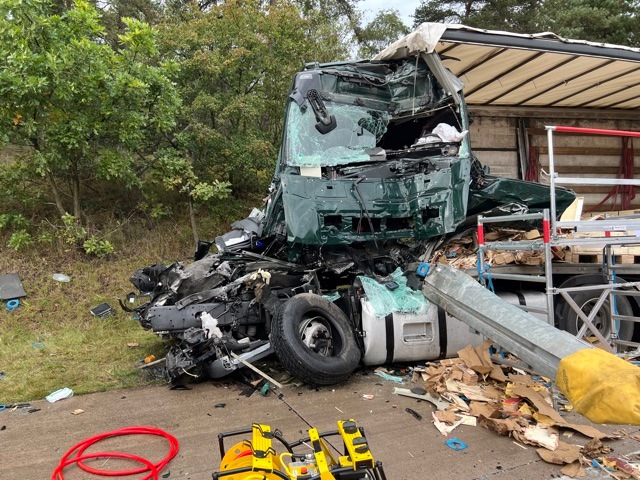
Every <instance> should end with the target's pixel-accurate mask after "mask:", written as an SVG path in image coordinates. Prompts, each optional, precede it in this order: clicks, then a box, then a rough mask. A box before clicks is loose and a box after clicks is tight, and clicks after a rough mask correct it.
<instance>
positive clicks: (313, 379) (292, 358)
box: [270, 293, 360, 385]
mask: <svg viewBox="0 0 640 480" xmlns="http://www.w3.org/2000/svg"><path fill="white" fill-rule="evenodd" d="M270 339H271V345H272V346H273V349H274V350H275V352H276V355H277V356H278V358H279V359H280V362H281V363H282V365H283V366H284V367H285V368H286V369H287V370H288V371H289V372H290V373H291V374H293V375H294V376H296V377H297V378H299V379H300V380H302V381H304V382H305V383H308V384H310V385H333V384H335V383H340V382H343V381H345V380H346V379H347V378H349V375H351V373H352V372H353V371H354V370H355V368H356V367H357V366H358V363H359V362H360V349H359V348H358V345H357V343H356V339H355V336H354V332H353V330H352V327H351V324H350V322H349V319H348V318H347V316H346V315H345V314H344V313H343V312H342V310H340V308H338V307H337V306H336V305H334V304H333V303H331V302H330V301H328V300H326V299H324V298H322V297H321V296H320V295H315V294H313V293H302V294H300V295H296V296H295V297H292V298H290V299H289V300H287V301H286V302H285V303H284V304H283V305H282V307H281V308H280V309H279V310H278V313H277V314H276V316H275V318H274V319H273V322H272V324H271V335H270Z"/></svg>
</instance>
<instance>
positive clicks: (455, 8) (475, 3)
mask: <svg viewBox="0 0 640 480" xmlns="http://www.w3.org/2000/svg"><path fill="white" fill-rule="evenodd" d="M486 3H487V2H486V1H485V0H466V1H462V2H441V1H439V0H422V2H421V3H420V5H418V7H417V8H416V11H415V13H414V14H413V18H414V20H413V27H414V28H415V27H417V26H418V25H420V24H421V23H423V22H436V23H464V24H465V25H467V24H468V20H469V18H470V17H471V16H472V15H473V14H474V13H476V12H478V11H480V10H481V9H482V8H483V7H484V6H485V5H486Z"/></svg>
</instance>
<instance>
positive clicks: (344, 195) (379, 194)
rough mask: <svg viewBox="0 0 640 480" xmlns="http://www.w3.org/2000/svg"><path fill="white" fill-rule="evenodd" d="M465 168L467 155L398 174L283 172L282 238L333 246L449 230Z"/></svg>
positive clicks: (461, 196) (462, 205) (457, 217)
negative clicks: (284, 235) (445, 165)
mask: <svg viewBox="0 0 640 480" xmlns="http://www.w3.org/2000/svg"><path fill="white" fill-rule="evenodd" d="M469 170H470V162H469V159H468V158H452V159H451V161H450V166H449V168H442V169H440V170H437V171H434V172H432V173H429V174H423V173H419V174H416V175H409V176H405V177H402V178H371V179H369V178H367V179H364V180H363V179H350V178H338V179H326V178H315V177H303V176H301V175H298V174H295V173H289V172H288V173H285V174H283V175H282V177H281V181H282V192H283V193H282V203H283V207H284V215H285V219H286V225H287V240H288V241H289V242H295V243H303V244H311V245H322V244H333V245H337V244H348V243H351V242H354V241H371V240H386V239H396V238H407V237H413V238H418V239H422V238H429V237H433V236H438V235H442V234H445V233H449V232H452V231H454V230H455V228H456V227H457V226H458V224H459V223H460V222H461V221H462V220H464V218H465V216H466V207H467V205H466V203H467V192H468V188H469ZM370 222H371V223H370ZM371 225H373V233H372V232H371Z"/></svg>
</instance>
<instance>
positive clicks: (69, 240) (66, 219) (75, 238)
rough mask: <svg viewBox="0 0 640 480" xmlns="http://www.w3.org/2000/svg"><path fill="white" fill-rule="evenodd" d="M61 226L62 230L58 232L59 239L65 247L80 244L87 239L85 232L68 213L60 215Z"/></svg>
mask: <svg viewBox="0 0 640 480" xmlns="http://www.w3.org/2000/svg"><path fill="white" fill-rule="evenodd" d="M62 224H63V225H64V228H63V229H62V230H61V232H60V238H61V239H62V240H63V241H64V243H66V244H67V245H78V244H82V243H83V242H84V240H85V239H86V238H87V230H86V229H85V228H84V227H83V226H82V225H80V224H79V223H78V221H77V219H76V217H74V216H73V215H71V214H70V213H65V214H64V215H62Z"/></svg>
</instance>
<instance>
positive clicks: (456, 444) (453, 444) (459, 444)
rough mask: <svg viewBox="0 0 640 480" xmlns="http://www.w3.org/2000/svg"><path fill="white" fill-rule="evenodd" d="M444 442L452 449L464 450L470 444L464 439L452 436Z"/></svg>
mask: <svg viewBox="0 0 640 480" xmlns="http://www.w3.org/2000/svg"><path fill="white" fill-rule="evenodd" d="M444 444H445V445H446V446H447V447H449V448H450V449H452V450H464V449H465V448H467V447H468V446H469V445H467V444H466V443H464V442H463V441H460V440H458V439H457V438H450V439H449V440H447V441H446V442H444Z"/></svg>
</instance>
